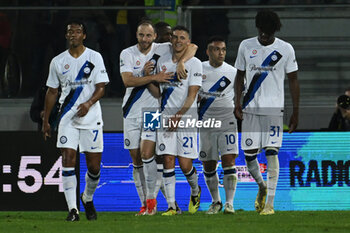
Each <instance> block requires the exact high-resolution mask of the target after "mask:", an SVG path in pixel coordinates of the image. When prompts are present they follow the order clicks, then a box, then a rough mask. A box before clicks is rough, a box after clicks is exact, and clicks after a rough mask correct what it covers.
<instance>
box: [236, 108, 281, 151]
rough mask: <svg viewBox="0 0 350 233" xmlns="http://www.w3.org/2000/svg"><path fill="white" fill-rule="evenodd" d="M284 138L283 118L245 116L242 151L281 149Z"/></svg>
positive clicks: (245, 114)
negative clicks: (266, 148)
mask: <svg viewBox="0 0 350 233" xmlns="http://www.w3.org/2000/svg"><path fill="white" fill-rule="evenodd" d="M282 138H283V117H282V116H266V115H254V114H249V113H244V114H243V121H242V141H241V146H242V150H252V149H262V148H265V147H278V148H279V147H281V146H282Z"/></svg>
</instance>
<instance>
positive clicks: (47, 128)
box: [41, 123, 51, 141]
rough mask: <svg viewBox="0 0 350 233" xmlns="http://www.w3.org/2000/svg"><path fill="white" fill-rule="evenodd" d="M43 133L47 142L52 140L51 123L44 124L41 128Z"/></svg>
mask: <svg viewBox="0 0 350 233" xmlns="http://www.w3.org/2000/svg"><path fill="white" fill-rule="evenodd" d="M41 132H42V133H43V136H44V140H45V141H46V139H47V138H48V137H49V138H51V126H50V124H49V123H43V126H42V128H41Z"/></svg>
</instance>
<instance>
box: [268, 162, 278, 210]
mask: <svg viewBox="0 0 350 233" xmlns="http://www.w3.org/2000/svg"><path fill="white" fill-rule="evenodd" d="M266 159H267V203H268V204H270V205H271V206H273V202H274V199H275V194H276V187H277V182H278V176H279V170H280V166H279V161H278V156H277V155H270V156H266Z"/></svg>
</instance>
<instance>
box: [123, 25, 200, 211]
mask: <svg viewBox="0 0 350 233" xmlns="http://www.w3.org/2000/svg"><path fill="white" fill-rule="evenodd" d="M156 36H157V35H156V33H155V31H154V27H153V25H152V23H150V22H148V21H143V22H141V23H140V24H139V26H138V28H137V32H136V37H137V40H138V43H137V44H136V45H134V46H131V47H129V48H127V49H124V50H123V51H122V52H121V54H120V72H121V75H122V79H123V82H124V84H125V86H126V87H127V89H126V93H125V96H124V99H123V116H124V148H125V149H128V150H129V152H130V155H131V158H132V162H133V167H134V168H133V178H134V182H135V186H136V189H137V192H138V195H139V198H140V201H141V205H142V206H141V209H140V211H139V212H138V214H137V215H144V214H147V215H154V214H155V213H156V196H157V194H158V191H159V187H156V184H159V185H160V183H161V182H157V179H158V180H159V179H162V177H161V176H159V175H158V176H157V164H156V161H155V159H154V158H155V156H154V151H155V141H156V132H155V131H151V130H147V129H146V130H143V125H142V116H143V111H145V110H147V109H148V110H149V109H152V108H153V109H154V108H158V107H159V103H158V100H157V99H156V98H154V97H153V96H152V95H151V94H150V92H149V90H148V89H147V87H146V84H149V83H151V82H158V83H162V82H169V80H170V78H171V76H172V75H173V73H171V72H165V71H162V72H159V73H157V74H152V72H153V70H154V67H155V66H156V64H157V61H158V59H159V57H162V56H163V55H165V54H170V53H171V44H170V43H163V44H158V43H153V41H154V40H155V38H156ZM196 47H197V46H195V45H192V46H191V47H190V49H189V50H187V51H186V54H184V56H183V57H182V58H181V59H179V67H178V72H179V73H180V76H181V77H186V76H187V74H186V72H185V68H184V62H183V61H186V60H188V59H189V58H190V57H193V56H194V54H195V52H196V50H197V48H196ZM187 55H188V56H187ZM146 108H147V109H146ZM159 170H161V169H159ZM160 174H162V173H161V172H160ZM157 177H158V178H157Z"/></svg>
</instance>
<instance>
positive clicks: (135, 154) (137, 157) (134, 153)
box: [129, 149, 142, 166]
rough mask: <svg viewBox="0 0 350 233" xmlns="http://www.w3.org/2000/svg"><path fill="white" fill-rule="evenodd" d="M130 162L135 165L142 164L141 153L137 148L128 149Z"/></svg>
mask: <svg viewBox="0 0 350 233" xmlns="http://www.w3.org/2000/svg"><path fill="white" fill-rule="evenodd" d="M129 152H130V157H131V160H132V163H133V164H134V165H136V166H141V165H142V160H141V154H140V150H139V149H131V150H129Z"/></svg>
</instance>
